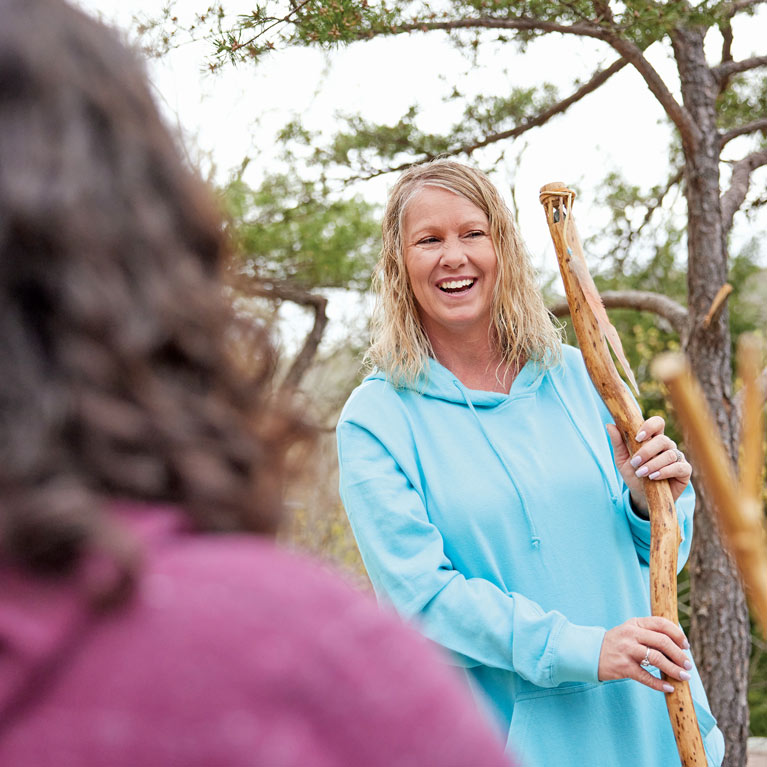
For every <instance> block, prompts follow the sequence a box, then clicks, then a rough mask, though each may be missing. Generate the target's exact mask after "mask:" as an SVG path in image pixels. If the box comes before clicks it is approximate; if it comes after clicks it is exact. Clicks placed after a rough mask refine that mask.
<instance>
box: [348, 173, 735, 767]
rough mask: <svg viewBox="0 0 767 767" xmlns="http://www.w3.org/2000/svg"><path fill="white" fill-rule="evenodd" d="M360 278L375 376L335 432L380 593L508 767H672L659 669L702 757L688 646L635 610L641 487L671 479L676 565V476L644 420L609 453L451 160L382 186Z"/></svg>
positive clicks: (536, 307)
mask: <svg viewBox="0 0 767 767" xmlns="http://www.w3.org/2000/svg"><path fill="white" fill-rule="evenodd" d="M375 284H376V288H377V293H378V306H377V309H376V314H375V316H374V324H373V342H372V346H371V348H370V350H369V353H368V360H369V361H370V362H371V363H372V364H373V365H374V366H375V369H374V372H373V373H372V374H370V375H369V376H368V377H367V378H366V379H365V381H364V382H363V383H362V384H361V385H360V386H359V387H358V388H357V389H356V390H355V391H354V392H353V393H352V395H351V397H350V398H349V400H348V402H347V403H346V406H345V408H344V410H343V412H342V414H341V418H340V421H339V424H338V429H337V434H338V450H339V462H340V468H341V478H340V487H341V495H342V499H343V502H344V505H345V508H346V511H347V513H348V515H349V520H350V522H351V525H352V528H353V530H354V533H355V536H356V538H357V541H358V544H359V548H360V551H361V553H362V557H363V559H364V562H365V565H366V567H367V570H368V573H369V575H370V578H371V580H372V582H373V585H374V586H375V589H376V591H377V593H378V594H379V596H380V597H381V598H382V599H383V600H384V601H387V602H390V603H392V604H393V605H394V607H395V608H396V609H397V610H398V611H399V612H400V613H401V614H402V615H403V616H405V617H406V618H408V619H412V620H413V621H414V622H415V623H416V624H417V625H418V626H419V628H420V629H421V630H422V631H423V633H424V634H425V635H426V636H427V637H429V638H431V639H432V640H433V641H435V642H437V643H439V644H440V645H442V646H444V647H445V648H447V649H448V650H450V651H451V657H452V659H453V661H454V663H455V664H456V665H458V666H460V667H463V669H465V673H466V676H467V678H468V680H469V683H470V685H471V687H472V688H473V689H475V690H477V691H478V695H479V697H480V698H481V699H483V700H485V701H487V702H488V703H489V709H490V711H491V712H492V714H494V718H495V720H496V721H497V723H498V725H499V726H500V727H501V729H502V731H503V733H504V735H506V736H508V739H509V742H510V743H513V746H514V749H515V752H516V753H518V754H519V757H520V759H521V760H522V762H523V764H525V765H528V767H546V766H547V765H558V766H559V767H566V766H568V765H571V766H572V767H583V765H600V767H602V766H604V767H618V766H620V765H626V766H628V765H642V767H669V766H670V765H674V764H676V765H678V764H679V756H678V753H677V749H676V744H675V740H674V736H673V732H672V729H671V725H670V722H669V718H668V714H667V711H666V705H665V700H664V691H665V690H666V686H664V685H665V683H664V682H663V681H662V680H661V679H660V678H659V674H658V670H660V671H663V672H665V673H667V674H668V675H670V676H672V677H675V678H677V679H688V680H690V684H691V685H692V691H693V697H694V699H695V701H696V710H697V715H698V721H699V723H700V725H701V730H702V735H703V739H704V744H705V748H706V753H707V757H708V759H709V764H711V765H719V764H720V763H721V760H722V755H723V739H722V735H721V733H720V732H719V730H718V729H717V727H716V724H715V721H714V719H713V717H712V716H711V713H710V711H709V708H708V703H707V701H706V696H705V692H704V690H703V688H702V685H701V682H700V678H699V676H698V673H697V671H696V669H695V666H694V663H693V660H692V657H691V655H690V652H689V645H688V643H687V640H686V639H685V636H684V634H683V632H682V630H681V628H680V627H679V626H677V625H674V624H672V623H671V622H669V621H666V620H664V619H661V618H653V617H647V616H649V615H650V605H649V588H648V562H649V553H650V523H649V521H648V513H647V511H646V508H647V506H646V501H645V497H644V493H643V490H642V484H641V478H642V477H643V476H649V478H650V479H651V480H656V479H668V480H670V483H671V488H672V491H673V494H674V498H675V501H676V504H677V512H678V518H679V524H680V528H681V533H682V542H681V546H680V550H679V568H680V569H681V567H682V566H683V565H684V562H685V560H686V558H687V555H688V552H689V550H690V540H691V536H692V514H693V507H694V495H693V490H692V487H691V485H690V484H689V480H690V473H691V469H690V465H689V464H688V463H687V461H686V460H684V456H683V455H682V454H681V453H680V452H679V451H677V450H676V445H675V444H674V443H673V442H672V441H671V440H670V439H669V438H668V437H666V436H665V435H664V433H663V432H664V422H663V420H662V419H661V418H659V417H652V418H649V419H647V420H646V421H645V422H644V425H643V426H642V429H641V432H640V433H639V434H638V435H637V440H639V441H640V442H641V443H642V446H641V448H640V449H639V451H638V452H637V453H636V454H635V455H633V456H632V455H629V453H628V450H627V448H626V446H625V444H624V443H623V441H622V439H621V437H620V436H619V433H618V431H617V429H616V428H615V426H614V425H613V424H612V419H611V417H610V415H609V413H608V411H607V408H606V407H605V405H604V403H603V402H602V401H601V399H600V398H599V396H598V394H597V393H596V390H595V389H594V387H593V386H592V383H591V381H590V379H589V377H588V374H587V372H586V369H585V366H584V364H583V360H582V357H581V355H580V352H578V351H577V350H576V349H574V348H572V347H569V346H566V345H563V344H561V343H560V339H559V334H558V331H557V330H556V328H555V327H554V325H553V324H552V322H551V318H550V316H549V314H548V313H547V311H546V310H545V307H544V304H543V300H542V297H541V295H540V293H539V291H538V290H537V289H536V287H535V281H534V275H533V271H532V268H531V266H530V264H529V261H528V258H527V256H526V254H525V251H524V246H523V244H522V242H521V241H520V238H519V236H518V234H517V231H516V229H515V226H514V223H513V221H512V218H511V215H510V212H509V211H508V209H507V208H506V206H505V205H504V203H503V201H502V199H501V197H500V195H499V193H498V191H497V190H496V189H495V188H494V187H493V186H492V184H491V182H490V181H489V179H488V178H487V177H486V176H485V175H484V174H482V173H480V172H478V171H476V170H473V169H472V168H470V167H466V166H464V165H461V164H458V163H456V162H453V161H449V160H437V161H434V162H432V163H430V164H426V165H422V166H417V167H413V168H411V169H409V170H408V171H406V172H405V173H404V174H403V175H402V176H401V177H400V179H399V180H398V181H397V183H396V184H395V186H394V188H393V190H392V191H391V194H390V197H389V202H388V206H387V208H386V212H385V214H384V221H383V249H382V254H381V259H380V261H379V264H378V268H377V271H376V274H375Z"/></svg>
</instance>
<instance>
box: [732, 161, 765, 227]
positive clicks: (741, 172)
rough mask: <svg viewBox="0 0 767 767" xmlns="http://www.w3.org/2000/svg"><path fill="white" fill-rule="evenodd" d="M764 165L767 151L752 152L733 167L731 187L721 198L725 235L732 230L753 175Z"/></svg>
mask: <svg viewBox="0 0 767 767" xmlns="http://www.w3.org/2000/svg"><path fill="white" fill-rule="evenodd" d="M764 165H767V149H761V150H759V151H758V152H752V153H751V154H750V155H748V156H747V157H744V158H743V159H742V160H739V161H738V162H736V163H735V164H734V165H733V167H732V177H731V179H730V187H729V189H728V190H727V191H726V192H725V193H724V194H723V195H722V198H721V207H722V227H723V231H724V232H725V234H726V233H727V232H729V231H730V229H732V220H733V218H734V216H735V213H736V212H737V211H738V210H739V208H740V206H741V205H742V204H743V202H744V201H745V199H746V195H747V194H748V187H749V184H750V183H751V174H752V173H753V172H754V171H755V170H756V169H757V168H761V167H762V166H764Z"/></svg>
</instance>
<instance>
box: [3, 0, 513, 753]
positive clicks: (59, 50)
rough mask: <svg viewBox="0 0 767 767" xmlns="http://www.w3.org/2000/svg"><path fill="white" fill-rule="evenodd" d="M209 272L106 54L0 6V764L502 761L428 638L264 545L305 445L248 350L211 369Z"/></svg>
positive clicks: (213, 230) (68, 11)
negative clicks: (286, 463)
mask: <svg viewBox="0 0 767 767" xmlns="http://www.w3.org/2000/svg"><path fill="white" fill-rule="evenodd" d="M222 255H223V249H222V237H221V224H220V221H219V218H218V216H217V215H216V213H215V210H214V208H213V207H212V202H211V199H210V197H209V194H208V192H207V191H206V190H205V189H204V188H203V187H202V184H201V183H200V182H199V181H198V180H197V179H196V178H194V177H193V176H192V175H191V174H190V173H189V171H188V170H187V169H186V168H185V167H184V165H183V163H182V162H181V161H180V159H179V156H178V153H177V151H176V149H175V147H174V145H173V142H172V140H171V138H170V136H169V134H168V133H167V132H166V130H165V129H164V127H163V126H162V124H161V122H160V120H159V118H158V115H157V112H156V109H155V107H154V105H153V103H152V100H151V98H150V96H149V91H148V86H147V84H146V81H145V78H144V76H143V73H142V71H141V69H140V67H139V66H138V65H137V63H136V61H134V59H133V56H132V55H131V54H129V52H128V51H127V50H126V49H125V48H123V46H122V45H121V44H120V43H119V42H118V40H117V38H116V36H114V35H112V34H111V33H109V32H108V31H107V30H106V29H105V28H103V27H102V26H100V25H99V24H97V23H95V22H94V21H92V20H90V19H88V18H87V17H85V16H84V15H83V14H81V13H80V12H78V11H75V10H74V9H73V8H72V7H70V6H68V5H66V4H65V3H63V2H59V0H0V360H1V361H2V375H0V414H1V416H2V418H1V419H0V764H2V765H3V767H45V766H46V765H56V766H57V767H75V766H76V767H86V766H88V767H95V766H103V767H107V766H108V767H138V766H139V765H141V766H142V767H155V766H156V767H159V766H160V765H162V766H163V767H168V766H170V765H180V766H181V765H183V767H239V766H244V765H250V766H254V765H263V766H264V767H308V766H309V765H311V767H348V766H349V765H373V766H374V767H392V766H394V765H401V766H402V767H408V766H409V767H422V766H423V765H429V764H440V765H452V767H466V765H470V764H478V765H479V764H481V765H492V766H493V767H501V765H508V760H507V758H506V757H505V756H504V753H503V744H502V743H500V742H499V741H498V739H497V737H496V736H495V734H494V733H492V732H491V730H490V728H489V727H488V726H487V725H486V723H485V722H484V721H483V720H482V719H481V717H480V715H479V714H478V712H477V711H476V708H475V706H474V704H473V702H472V701H471V699H470V698H468V699H467V698H466V697H465V691H464V690H463V689H462V688H461V684H460V682H459V681H458V680H456V679H454V678H451V677H450V676H448V675H447V674H446V672H445V669H444V666H443V664H441V663H440V662H439V660H437V659H436V658H435V657H434V653H433V650H432V648H430V647H429V646H428V643H427V642H426V641H425V640H424V639H423V638H421V637H419V636H418V635H417V634H416V633H415V632H413V631H412V630H411V629H408V628H406V627H404V626H402V625H401V623H400V622H399V621H396V620H395V619H394V618H392V617H391V616H388V617H387V616H383V615H381V614H380V612H379V610H378V608H377V606H376V604H375V602H374V601H373V600H369V599H367V598H365V597H363V596H362V595H360V594H358V593H356V592H354V591H353V590H352V589H351V588H350V587H348V586H346V585H344V584H343V583H342V582H341V581H340V579H338V578H337V577H336V576H332V575H330V574H329V573H328V572H326V570H325V569H324V568H320V567H318V566H316V565H313V564H311V563H309V562H308V561H305V560H304V559H302V558H300V557H297V556H293V555H288V554H287V553H284V552H282V551H280V550H278V549H277V548H276V547H275V545H274V544H273V542H272V541H270V540H268V538H267V537H266V535H267V534H270V533H271V532H273V530H274V528H275V526H276V523H277V520H278V518H279V516H280V501H279V497H278V484H279V476H280V467H281V460H282V455H283V453H284V451H285V448H286V447H287V445H288V444H290V443H291V441H293V439H294V437H295V436H296V435H297V434H298V433H299V432H300V431H303V430H304V427H302V426H301V424H300V423H299V422H298V421H297V420H296V419H294V418H293V417H292V416H290V415H289V414H288V413H286V412H284V413H280V412H277V411H276V410H274V409H272V408H270V407H267V405H266V404H265V403H266V399H265V397H266V390H267V383H268V375H267V374H268V370H269V364H270V361H269V350H268V348H267V346H266V344H265V342H264V341H263V340H261V339H262V337H261V336H258V335H256V337H255V338H254V339H253V345H254V356H253V358H252V360H251V362H252V363H253V364H256V365H257V367H258V370H259V372H258V374H257V375H256V377H255V379H253V380H245V378H244V375H243V374H242V373H241V372H239V370H238V368H237V367H236V364H235V362H234V360H233V358H231V357H230V355H229V353H228V351H227V347H229V346H232V345H233V344H232V343H231V342H232V341H236V342H237V343H236V344H234V346H236V348H237V349H239V350H240V351H242V350H243V349H244V345H245V340H246V337H245V335H244V333H245V330H244V329H243V328H239V329H238V328H237V326H235V325H234V324H233V322H232V318H231V317H230V314H229V311H228V310H227V309H226V307H225V302H224V298H223V291H222V286H221V283H220V281H219V270H220V267H221V257H222ZM224 533H228V534H224ZM246 533H261V534H264V535H260V536H255V535H252V534H246Z"/></svg>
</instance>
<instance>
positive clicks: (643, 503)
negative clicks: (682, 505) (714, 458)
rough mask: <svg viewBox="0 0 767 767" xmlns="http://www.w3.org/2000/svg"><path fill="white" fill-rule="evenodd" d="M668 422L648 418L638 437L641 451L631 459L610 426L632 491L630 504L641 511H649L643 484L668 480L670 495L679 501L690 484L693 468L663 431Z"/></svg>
mask: <svg viewBox="0 0 767 767" xmlns="http://www.w3.org/2000/svg"><path fill="white" fill-rule="evenodd" d="M665 427H666V422H665V421H664V420H663V419H662V418H661V417H660V416H659V415H654V416H652V417H651V418H648V419H647V420H646V421H645V422H644V423H643V424H642V426H641V428H640V429H639V432H638V433H637V434H636V437H635V439H636V441H637V442H639V443H641V444H640V447H639V449H638V450H637V451H636V453H634V455H631V454H630V453H629V449H628V447H627V446H626V443H625V442H624V441H623V438H622V437H621V434H620V432H619V431H618V429H617V427H616V426H615V425H614V424H608V425H607V433H608V434H609V436H610V442H612V446H613V452H614V453H615V464H616V466H617V467H618V471H620V473H621V476H622V477H623V480H624V481H625V483H626V484H627V485H628V488H629V490H630V491H631V501H632V503H633V504H634V506H635V507H637V508H638V509H642V510H646V509H647V499H646V498H645V494H644V489H643V487H642V485H643V480H644V478H645V477H647V478H648V479H650V480H653V481H654V480H658V479H667V480H668V481H669V487H670V488H671V494H672V496H673V497H674V500H675V501H676V499H677V498H679V496H680V495H681V494H682V491H683V490H684V489H685V488H686V487H687V485H688V483H689V482H690V475H691V474H692V466H690V464H689V463H688V462H687V459H686V458H685V457H684V455H683V454H682V451H681V450H677V447H676V442H674V440H673V439H671V438H670V437H667V436H666V435H665V434H664V433H663V430H664V429H665Z"/></svg>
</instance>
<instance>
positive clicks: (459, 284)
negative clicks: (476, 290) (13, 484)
mask: <svg viewBox="0 0 767 767" xmlns="http://www.w3.org/2000/svg"><path fill="white" fill-rule="evenodd" d="M473 284H474V280H452V281H451V282H442V283H440V286H439V287H440V289H441V290H445V289H447V290H460V289H461V288H468V287H469V286H470V285H473Z"/></svg>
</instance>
